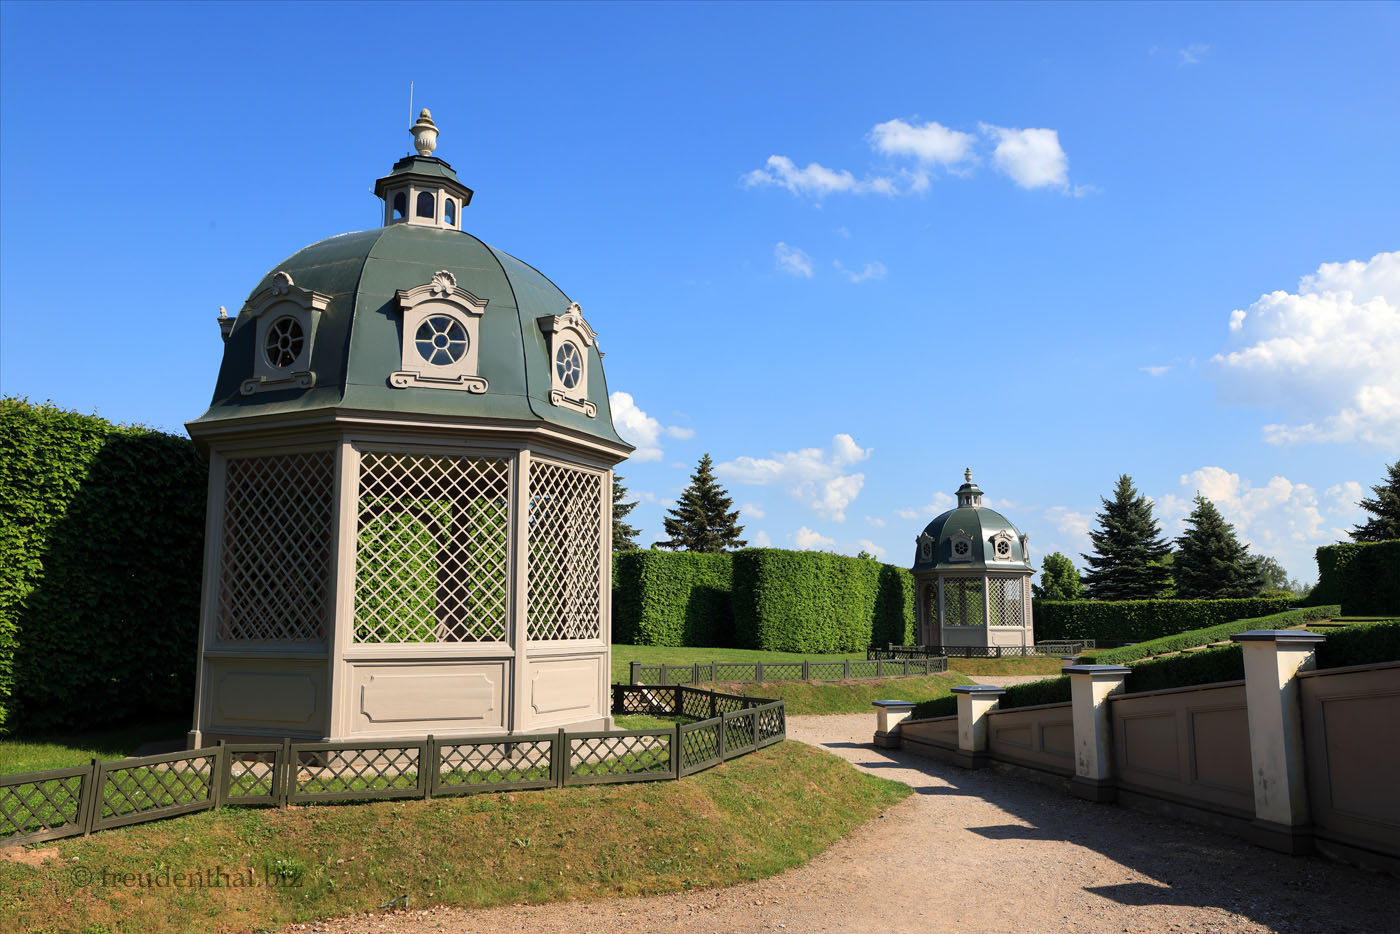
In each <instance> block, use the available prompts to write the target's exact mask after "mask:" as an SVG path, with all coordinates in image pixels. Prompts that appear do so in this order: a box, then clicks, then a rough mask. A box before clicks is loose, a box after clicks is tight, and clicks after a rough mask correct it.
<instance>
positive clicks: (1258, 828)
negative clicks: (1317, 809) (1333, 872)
mask: <svg viewBox="0 0 1400 934" xmlns="http://www.w3.org/2000/svg"><path fill="white" fill-rule="evenodd" d="M1324 638H1326V637H1325V636H1319V635H1317V634H1315V633H1311V632H1301V631H1299V630H1295V629H1283V630H1273V629H1256V630H1252V631H1250V632H1239V633H1235V634H1234V635H1233V636H1231V637H1230V639H1231V640H1232V641H1234V642H1238V643H1240V645H1241V647H1242V648H1243V650H1244V693H1245V703H1246V704H1247V705H1248V707H1249V758H1250V764H1251V765H1252V771H1253V775H1254V824H1253V826H1252V827H1251V832H1250V838H1251V839H1252V840H1253V841H1254V842H1255V843H1259V844H1261V845H1263V846H1267V847H1269V848H1270V849H1273V850H1280V851H1282V852H1284V853H1308V852H1311V851H1312V831H1311V828H1310V826H1309V824H1310V822H1311V819H1312V818H1311V814H1310V813H1309V811H1308V786H1307V769H1306V763H1305V762H1304V750H1303V717H1302V710H1301V708H1300V707H1299V687H1298V678H1297V677H1296V676H1297V674H1298V672H1300V671H1307V670H1309V669H1311V668H1314V667H1316V665H1317V655H1316V649H1317V644H1318V643H1319V642H1322V641H1323V639H1324Z"/></svg>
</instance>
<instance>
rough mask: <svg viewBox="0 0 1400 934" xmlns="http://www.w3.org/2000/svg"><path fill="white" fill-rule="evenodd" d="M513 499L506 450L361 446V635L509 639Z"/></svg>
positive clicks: (359, 638)
mask: <svg viewBox="0 0 1400 934" xmlns="http://www.w3.org/2000/svg"><path fill="white" fill-rule="evenodd" d="M510 500H511V464H510V461H509V460H507V459H504V458H498V457H494V458H493V457H463V456H445V455H418V454H398V453H392V452H376V451H366V452H364V453H363V454H361V456H360V476H359V493H358V498H357V520H356V536H355V629H354V641H355V642H360V643H366V642H369V643H376V642H378V643H382V642H503V641H505V639H506V634H507V632H508V631H509V622H510V615H509V592H510V590H509V565H510V529H511V517H510Z"/></svg>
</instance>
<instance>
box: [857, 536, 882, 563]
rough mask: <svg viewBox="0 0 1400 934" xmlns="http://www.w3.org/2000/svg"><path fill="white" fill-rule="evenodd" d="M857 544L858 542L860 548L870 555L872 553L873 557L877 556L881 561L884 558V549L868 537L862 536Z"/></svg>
mask: <svg viewBox="0 0 1400 934" xmlns="http://www.w3.org/2000/svg"><path fill="white" fill-rule="evenodd" d="M859 544H860V547H861V548H862V549H864V550H865V551H868V552H870V553H871V554H872V555H874V556H875V557H877V558H879V559H880V560H882V561H883V560H884V558H885V549H883V548H881V547H880V546H879V545H877V544H875V543H874V542H872V541H871V540H870V539H868V538H862V539H861V540H860V542H859Z"/></svg>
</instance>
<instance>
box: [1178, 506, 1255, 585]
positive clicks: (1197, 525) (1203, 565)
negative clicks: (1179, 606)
mask: <svg viewBox="0 0 1400 934" xmlns="http://www.w3.org/2000/svg"><path fill="white" fill-rule="evenodd" d="M1186 525H1187V529H1186V534H1185V535H1183V536H1181V537H1180V538H1178V539H1177V540H1176V563H1175V571H1176V595H1177V596H1178V597H1181V598H1182V599H1183V600H1224V599H1228V598H1231V597H1254V596H1258V594H1259V591H1260V590H1262V589H1263V587H1262V582H1261V580H1260V578H1259V566H1258V564H1257V563H1256V561H1255V559H1254V557H1253V556H1252V555H1251V554H1250V553H1249V547H1248V546H1247V545H1244V544H1242V543H1241V542H1240V540H1239V539H1238V538H1236V537H1235V527H1234V526H1232V525H1231V524H1230V523H1228V522H1226V521H1225V517H1224V516H1222V515H1221V514H1220V510H1218V509H1216V508H1215V504H1214V503H1212V502H1211V501H1210V500H1208V499H1206V498H1205V497H1204V496H1201V495H1199V494H1197V496H1196V506H1195V508H1194V509H1192V510H1191V515H1190V516H1188V517H1187V519H1186Z"/></svg>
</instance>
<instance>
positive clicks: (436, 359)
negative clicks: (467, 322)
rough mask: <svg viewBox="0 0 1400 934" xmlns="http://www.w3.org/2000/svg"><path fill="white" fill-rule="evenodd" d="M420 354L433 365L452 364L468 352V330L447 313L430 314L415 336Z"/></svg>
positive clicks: (419, 326)
mask: <svg viewBox="0 0 1400 934" xmlns="http://www.w3.org/2000/svg"><path fill="white" fill-rule="evenodd" d="M413 340H414V344H415V345H416V346H417V348H418V355H419V356H420V357H422V358H423V359H424V360H426V361H427V362H428V363H430V364H432V365H433V366H450V365H452V364H454V363H456V362H457V361H458V360H460V359H462V355H463V354H465V353H466V352H467V330H466V328H464V327H462V324H461V322H460V321H458V320H457V319H456V318H451V317H448V316H447V315H429V316H428V317H427V318H426V319H424V321H423V323H422V324H420V325H418V333H417V334H415V335H414V336H413Z"/></svg>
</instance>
